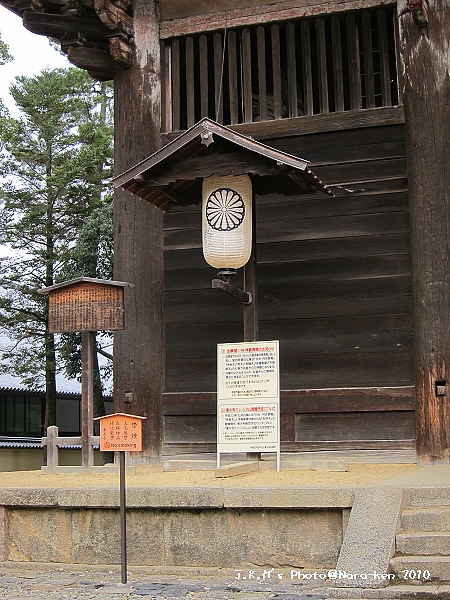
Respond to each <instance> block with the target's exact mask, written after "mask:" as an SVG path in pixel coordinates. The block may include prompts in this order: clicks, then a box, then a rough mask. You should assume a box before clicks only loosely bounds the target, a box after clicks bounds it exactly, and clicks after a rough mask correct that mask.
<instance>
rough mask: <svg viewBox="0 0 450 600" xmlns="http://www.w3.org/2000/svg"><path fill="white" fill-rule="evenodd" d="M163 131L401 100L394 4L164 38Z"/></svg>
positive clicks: (382, 104)
mask: <svg viewBox="0 0 450 600" xmlns="http://www.w3.org/2000/svg"><path fill="white" fill-rule="evenodd" d="M164 44H165V47H164V49H163V54H164V60H163V62H164V64H163V86H164V98H165V113H164V115H165V116H164V123H163V128H164V129H165V130H166V131H179V130H184V129H187V128H189V127H191V126H192V125H194V123H196V122H197V121H199V120H200V119H201V118H202V117H204V116H207V117H210V118H212V119H214V120H216V121H218V122H219V123H223V124H225V125H230V124H236V123H245V122H254V121H267V120H271V119H283V118H288V117H298V116H302V115H313V114H319V113H329V112H340V111H346V110H355V109H364V108H372V107H380V106H392V105H396V104H398V102H399V98H398V86H397V70H396V51H395V28H394V12H393V9H380V10H375V11H363V12H359V13H351V14H347V15H333V16H329V17H320V18H314V19H302V20H297V21H291V22H287V23H275V24H268V25H260V26H255V27H246V28H242V29H234V30H228V31H219V32H213V33H204V34H201V35H190V36H186V37H182V38H172V39H168V40H165V42H164Z"/></svg>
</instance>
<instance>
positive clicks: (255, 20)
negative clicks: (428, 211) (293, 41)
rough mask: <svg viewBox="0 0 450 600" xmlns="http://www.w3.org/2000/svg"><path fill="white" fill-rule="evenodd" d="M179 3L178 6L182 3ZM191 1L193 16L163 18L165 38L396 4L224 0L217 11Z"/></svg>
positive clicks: (378, 0) (377, 1)
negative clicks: (235, 2)
mask: <svg viewBox="0 0 450 600" xmlns="http://www.w3.org/2000/svg"><path fill="white" fill-rule="evenodd" d="M220 4H221V5H222V6H221V8H219V7H220ZM176 5H177V6H178V3H176ZM189 5H190V7H194V12H195V11H196V7H198V8H197V11H198V13H197V14H193V15H192V16H185V17H183V16H180V18H177V17H176V16H171V17H169V18H164V19H163V20H162V22H161V33H160V35H161V38H170V37H175V36H182V35H188V34H192V33H198V32H204V31H214V30H216V29H223V25H224V23H225V22H226V23H227V25H228V28H229V29H232V28H235V27H245V26H251V25H256V24H261V23H276V22H281V21H289V20H291V19H301V18H305V17H315V16H321V15H326V14H329V13H330V11H331V10H333V11H336V12H341V13H346V12H349V11H357V10H362V9H367V10H369V9H370V8H374V7H377V6H382V5H384V6H392V0H343V1H341V2H339V3H335V6H333V8H332V9H330V3H329V2H328V1H327V0H319V1H316V0H304V1H302V2H301V3H299V2H298V0H286V1H284V2H273V0H271V1H270V2H267V3H261V4H260V3H259V2H258V8H257V10H255V7H254V6H247V7H245V8H234V9H233V8H231V7H230V6H229V2H226V0H221V2H220V3H219V4H218V3H217V2H216V3H215V6H216V7H217V8H216V11H215V12H211V9H210V4H208V9H206V8H203V10H202V9H201V8H200V7H201V4H200V3H198V2H195V3H194V2H192V0H191V1H190V2H189ZM199 8H200V9H199ZM217 9H219V10H217Z"/></svg>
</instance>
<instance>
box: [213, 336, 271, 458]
mask: <svg viewBox="0 0 450 600" xmlns="http://www.w3.org/2000/svg"><path fill="white" fill-rule="evenodd" d="M231 452H250V453H255V452H276V453H277V468H278V470H279V456H280V369H279V343H278V340H275V341H269V342H241V343H238V344H218V346H217V456H218V464H220V455H221V454H224V453H231Z"/></svg>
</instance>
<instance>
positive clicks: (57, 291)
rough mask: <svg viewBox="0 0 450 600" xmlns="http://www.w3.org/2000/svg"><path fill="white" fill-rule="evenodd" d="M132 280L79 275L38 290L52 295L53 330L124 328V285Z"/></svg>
mask: <svg viewBox="0 0 450 600" xmlns="http://www.w3.org/2000/svg"><path fill="white" fill-rule="evenodd" d="M130 286H131V284H129V283H123V282H120V281H107V280H102V279H92V278H89V277H80V278H78V279H73V280H72V281H66V282H64V283H59V284H56V285H52V286H51V287H48V288H45V289H43V290H39V293H41V294H46V295H48V297H49V302H48V327H49V332H50V333H69V332H75V331H116V330H118V329H124V327H125V322H124V288H125V287H130Z"/></svg>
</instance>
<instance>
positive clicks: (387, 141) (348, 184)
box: [164, 124, 414, 452]
mask: <svg viewBox="0 0 450 600" xmlns="http://www.w3.org/2000/svg"><path fill="white" fill-rule="evenodd" d="M404 134H405V132H404V125H403V124H397V125H382V126H377V127H365V128H360V129H348V130H342V131H328V132H323V133H316V134H311V135H303V136H288V137H282V138H278V139H270V140H265V143H268V144H269V145H272V146H275V147H277V148H280V149H282V150H284V151H287V152H289V153H292V154H295V155H297V156H301V157H302V158H306V159H308V160H310V161H311V167H312V168H313V170H314V172H315V173H316V174H317V175H318V176H319V177H320V178H321V179H322V180H323V181H325V182H326V183H327V184H330V185H332V186H335V187H333V190H334V192H335V193H336V198H329V197H326V196H324V195H322V194H315V195H307V196H296V197H283V196H276V195H271V196H264V197H259V198H257V242H258V245H257V254H258V281H259V315H260V339H267V340H269V339H279V340H280V355H281V357H280V361H281V364H280V367H281V388H282V390H283V392H282V400H281V413H282V442H283V444H282V449H284V450H294V449H319V448H322V449H325V448H331V447H343V448H391V447H392V448H394V447H395V448H399V447H405V446H407V447H413V439H414V412H413V389H412V387H411V386H412V383H413V381H412V380H413V364H412V333H411V277H410V256H409V254H410V253H409V236H408V202H407V183H406V166H405V143H404ZM214 276H215V270H214V269H212V268H211V267H208V265H207V264H206V263H205V262H204V259H203V256H202V249H201V213H200V208H199V207H193V208H183V209H179V210H177V211H173V212H171V213H168V214H167V215H166V217H165V286H166V293H165V308H166V378H165V395H164V415H165V417H164V419H165V442H166V451H169V452H170V451H176V450H177V451H179V450H186V451H188V450H194V449H198V448H200V447H201V448H204V449H208V450H213V449H214V440H215V394H214V392H215V387H216V358H215V353H216V344H217V343H220V342H233V341H241V340H242V307H241V306H240V305H239V303H237V302H236V303H235V302H234V301H233V299H230V298H228V297H227V296H225V295H223V294H221V293H220V292H218V291H215V290H212V289H210V287H211V279H212V278H213V277H214ZM238 277H239V276H238ZM238 283H240V282H239V281H238ZM348 388H350V389H348ZM193 442H194V443H193ZM199 444H200V445H199Z"/></svg>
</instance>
